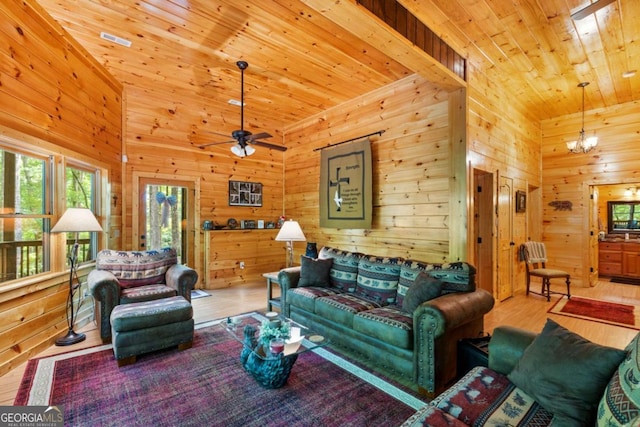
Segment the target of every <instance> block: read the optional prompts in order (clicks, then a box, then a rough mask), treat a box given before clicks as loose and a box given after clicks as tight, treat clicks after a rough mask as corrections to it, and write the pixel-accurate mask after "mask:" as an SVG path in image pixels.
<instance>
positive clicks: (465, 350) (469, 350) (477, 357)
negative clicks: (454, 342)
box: [456, 335, 491, 379]
mask: <svg viewBox="0 0 640 427" xmlns="http://www.w3.org/2000/svg"><path fill="white" fill-rule="evenodd" d="M490 340H491V336H490V335H488V336H485V337H479V338H464V339H461V340H460V341H458V363H457V372H456V373H457V376H458V379H460V378H462V377H463V376H464V374H466V373H467V372H469V371H470V370H471V369H472V368H474V367H476V366H489V341H490Z"/></svg>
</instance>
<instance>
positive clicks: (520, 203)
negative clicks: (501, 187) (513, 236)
mask: <svg viewBox="0 0 640 427" xmlns="http://www.w3.org/2000/svg"><path fill="white" fill-rule="evenodd" d="M526 211H527V193H525V192H524V191H516V212H526Z"/></svg>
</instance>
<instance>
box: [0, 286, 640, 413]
mask: <svg viewBox="0 0 640 427" xmlns="http://www.w3.org/2000/svg"><path fill="white" fill-rule="evenodd" d="M276 288H277V287H276ZM571 291H572V293H573V295H578V296H584V297H590V298H598V299H603V300H608V301H613V302H623V303H627V304H634V305H640V286H633V285H621V284H616V283H610V282H608V281H604V280H603V281H600V282H598V284H597V285H596V286H595V287H593V288H572V290H571ZM208 292H209V293H211V296H210V297H205V298H198V299H195V300H193V307H194V319H195V321H196V323H200V322H204V321H207V320H213V319H219V318H222V317H227V316H231V315H234V314H238V313H243V312H247V311H265V310H266V308H267V307H266V285H265V283H264V282H259V283H254V284H251V285H247V286H242V287H234V288H227V289H217V290H209V291H208ZM276 294H277V292H276ZM558 298H559V297H558V296H556V297H554V298H552V299H551V302H547V301H546V299H545V298H543V297H541V296H537V295H529V296H525V295H516V296H514V297H512V298H509V299H508V300H506V301H504V302H501V303H497V304H496V306H495V307H494V309H493V310H492V311H491V312H490V313H489V314H488V315H487V316H486V317H485V327H486V332H488V333H492V332H493V329H494V328H495V327H496V326H499V325H511V326H515V327H519V328H523V329H528V330H531V331H534V332H539V331H540V330H541V329H542V327H543V326H544V323H545V322H546V319H547V318H552V319H554V320H555V321H556V322H558V323H559V324H561V325H563V326H564V327H566V328H568V329H570V330H572V331H574V332H576V333H578V334H580V335H582V336H583V337H585V338H587V339H589V340H591V341H593V342H596V343H599V344H603V345H608V346H611V347H616V348H624V347H625V346H626V345H627V343H628V342H629V341H631V339H632V338H633V337H635V335H636V334H637V333H638V331H636V330H633V329H627V328H622V327H618V326H610V325H605V324H602V323H596V322H591V321H586V320H580V319H574V318H571V317H566V316H558V315H554V314H549V313H547V310H548V309H549V308H551V306H552V305H553V304H554V302H555V301H557V300H558ZM78 330H79V331H81V332H84V333H85V334H86V335H87V339H86V340H85V341H83V342H81V343H79V344H76V345H74V346H72V347H56V346H52V347H50V348H49V349H47V350H46V351H44V352H43V353H41V354H40V356H48V355H52V354H58V353H64V352H67V351H75V350H79V349H81V348H87V347H92V346H96V345H100V344H101V341H100V337H99V334H98V330H97V328H96V326H95V325H94V324H90V325H87V326H85V327H84V328H81V329H78ZM25 367H26V364H23V365H21V366H19V367H17V368H16V369H14V370H12V371H11V372H9V373H8V374H6V375H4V376H2V377H0V390H1V391H0V405H12V404H13V401H14V399H15V395H16V393H17V391H18V387H19V385H20V381H21V379H22V375H23V373H24V369H25Z"/></svg>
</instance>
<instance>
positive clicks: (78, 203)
mask: <svg viewBox="0 0 640 427" xmlns="http://www.w3.org/2000/svg"><path fill="white" fill-rule="evenodd" d="M65 187H66V188H65V191H66V196H67V206H66V208H88V209H91V210H92V211H94V212H95V210H96V209H95V207H96V206H95V205H96V203H95V201H96V200H95V199H96V197H95V195H96V171H94V170H90V169H86V168H82V167H81V166H75V165H67V167H66V168H65ZM75 239H76V236H75V233H68V234H67V252H66V253H67V260H68V259H69V254H70V251H71V248H72V247H73V244H74V242H75ZM78 243H79V247H78V263H80V264H81V263H83V262H86V261H91V260H93V259H94V258H95V254H96V248H97V242H96V233H91V232H88V231H87V232H82V233H78Z"/></svg>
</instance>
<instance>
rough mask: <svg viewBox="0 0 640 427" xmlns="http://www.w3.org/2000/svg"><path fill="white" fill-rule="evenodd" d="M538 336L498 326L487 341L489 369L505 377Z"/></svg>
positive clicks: (522, 330)
mask: <svg viewBox="0 0 640 427" xmlns="http://www.w3.org/2000/svg"><path fill="white" fill-rule="evenodd" d="M537 335H538V334H536V333H534V332H531V331H526V330H524V329H519V328H514V327H513V326H498V327H496V328H495V329H494V330H493V336H492V337H491V340H490V341H489V367H490V368H491V369H493V370H494V371H496V372H499V373H501V374H504V375H507V374H509V373H510V372H511V371H512V370H513V368H515V366H516V364H517V363H518V360H520V358H521V357H522V354H523V353H524V351H525V350H526V349H527V347H529V345H530V344H531V343H532V342H533V340H534V339H535V337H536V336H537Z"/></svg>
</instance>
